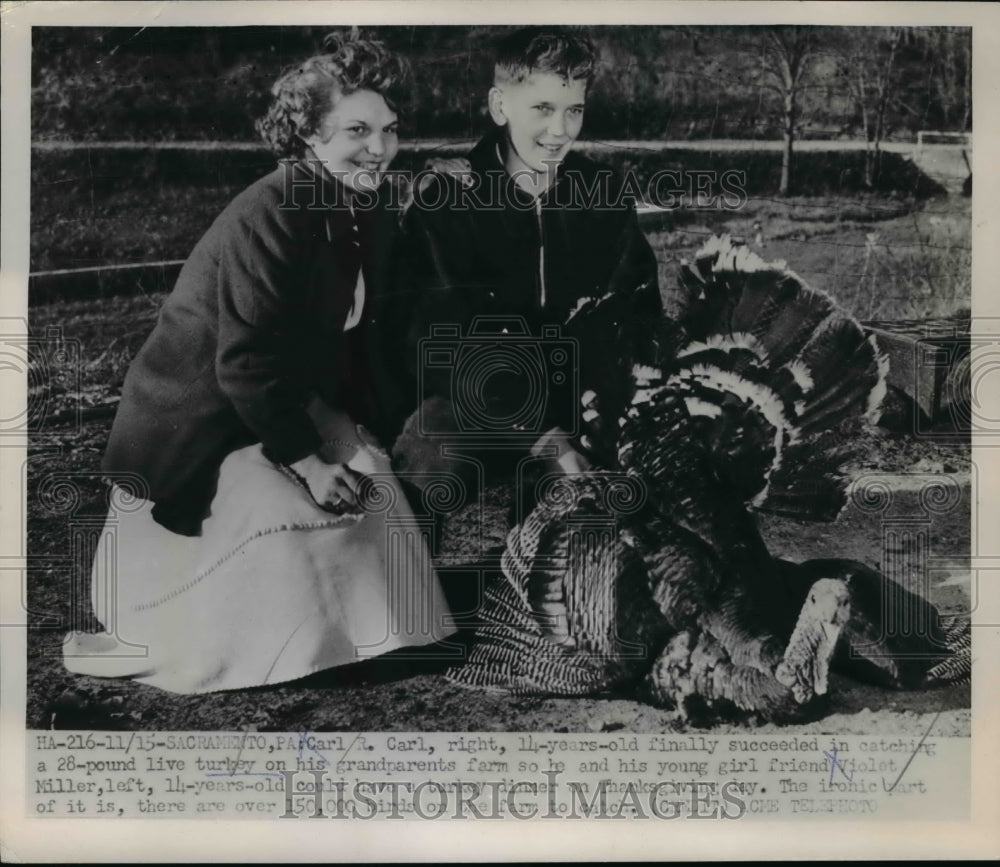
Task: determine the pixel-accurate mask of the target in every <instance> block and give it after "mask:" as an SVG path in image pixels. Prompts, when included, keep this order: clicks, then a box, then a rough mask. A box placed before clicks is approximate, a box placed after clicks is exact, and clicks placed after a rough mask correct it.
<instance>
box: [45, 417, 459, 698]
mask: <svg viewBox="0 0 1000 867" xmlns="http://www.w3.org/2000/svg"><path fill="white" fill-rule="evenodd" d="M312 411H313V414H314V416H317V415H318V417H317V422H318V427H319V428H320V432H321V433H322V435H323V437H324V439H325V440H326V441H327V442H328V445H327V446H325V448H326V452H325V453H324V457H325V458H326V459H327V460H328V461H330V462H341V463H346V464H349V465H350V466H351V467H352V468H354V469H355V470H357V471H358V472H361V473H365V474H367V475H368V476H369V477H371V479H372V481H373V483H374V487H373V488H372V492H373V493H372V495H371V496H370V497H368V499H367V502H366V507H365V511H364V512H363V513H362V514H360V515H344V516H338V515H334V514H331V513H329V512H326V511H324V510H322V509H320V508H319V507H318V506H317V505H316V503H315V502H314V501H313V499H312V497H310V495H309V494H308V492H307V491H306V490H305V489H304V488H303V487H302V486H301V485H300V484H298V483H297V482H296V481H294V480H292V479H290V478H288V477H287V476H286V475H285V474H284V473H283V472H282V471H281V470H279V469H278V468H277V467H275V465H274V464H272V463H271V462H270V461H269V460H267V459H266V458H265V457H264V456H263V454H262V452H261V447H260V446H259V445H255V446H249V447H247V448H244V449H241V450H239V451H237V452H234V453H233V454H231V455H229V456H228V457H227V458H226V460H225V462H224V463H223V465H222V467H221V469H220V472H219V482H218V488H217V493H216V496H215V498H214V500H213V501H212V505H211V511H210V514H209V516H208V517H207V518H206V519H205V521H204V524H203V526H202V535H201V536H199V537H188V536H180V535H177V534H174V533H171V532H170V531H168V530H166V529H165V528H164V527H162V526H160V525H159V524H157V523H156V522H155V521H154V520H153V518H152V515H151V511H152V505H153V504H152V503H150V502H148V501H146V500H141V499H137V498H135V497H130V496H129V494H128V492H127V491H124V490H123V489H121V488H118V487H115V488H114V489H113V492H112V504H111V509H110V511H109V514H108V518H107V522H106V524H105V528H104V535H103V536H102V539H101V543H100V545H99V547H98V551H97V556H96V557H95V560H94V568H93V573H92V591H91V596H92V603H93V606H94V612H95V614H96V615H97V617H98V619H99V620H100V621H101V623H102V625H103V626H104V627H105V630H106V631H105V632H102V633H97V634H93V633H79V632H77V633H71V634H70V635H68V636H67V638H66V641H65V644H64V647H63V659H64V662H65V665H66V667H67V668H68V669H69V670H70V671H72V672H75V673H78V674H86V675H92V676H96V677H131V678H133V679H135V680H137V681H140V682H142V683H147V684H151V685H153V686H156V687H159V688H161V689H165V690H169V691H170V692H176V693H202V692H214V691H216V690H225V689H239V688H244V687H250V686H262V685H265V684H273V683H280V682H283V681H288V680H293V679H295V678H299V677H303V676H305V675H308V674H311V673H313V672H315V671H320V670H322V669H326V668H331V667H334V666H338V665H344V664H347V663H351V662H356V661H358V660H361V659H365V658H370V657H373V656H378V655H380V654H383V653H387V652H389V651H391V650H396V649H399V648H402V647H413V646H422V645H426V644H431V643H433V642H437V641H440V640H441V639H443V638H445V637H447V636H448V635H450V634H452V633H454V632H455V628H454V625H453V623H452V619H451V616H450V613H449V611H448V608H447V604H446V602H445V599H444V594H443V593H442V591H441V587H440V584H439V582H438V579H437V575H436V574H435V572H434V569H433V566H432V565H431V561H430V556H429V553H428V549H427V545H426V542H425V535H424V533H425V532H428V533H429V532H430V530H429V528H422V527H421V526H420V525H418V522H417V521H416V519H415V518H414V516H413V513H412V511H411V510H410V508H409V505H408V504H407V501H406V498H405V496H404V494H403V491H402V489H401V488H400V486H399V483H398V481H397V480H396V478H395V477H394V476H393V474H392V472H391V470H390V468H389V459H388V456H387V455H386V454H385V452H384V451H382V450H381V449H380V448H379V447H378V446H377V444H376V443H375V442H374V441H373V440H372V439H371V437H370V436H369V435H368V434H367V432H366V431H365V430H364V429H363V428H361V427H360V426H358V425H355V424H354V423H353V422H352V421H351V420H350V419H349V418H348V417H347V416H346V415H344V414H343V413H336V412H332V411H330V410H325V409H317V408H316V407H313V408H312Z"/></svg>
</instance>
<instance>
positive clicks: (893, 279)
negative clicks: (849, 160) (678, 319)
mask: <svg viewBox="0 0 1000 867" xmlns="http://www.w3.org/2000/svg"><path fill="white" fill-rule="evenodd" d="M971 231H972V225H971V215H970V210H969V201H968V200H967V199H959V198H956V197H952V198H949V199H935V200H932V201H931V202H928V203H926V204H924V205H922V206H919V207H913V206H908V205H906V204H905V203H902V202H899V201H894V200H888V201H886V200H881V199H879V198H876V197H855V198H837V197H823V198H820V199H795V198H793V199H788V200H778V199H770V198H751V199H750V200H749V201H748V202H747V204H746V206H745V207H744V208H742V209H741V210H739V211H702V212H697V211H695V212H688V213H686V214H678V215H669V214H668V215H666V217H665V218H664V219H662V220H661V222H660V224H659V225H657V224H656V223H655V221H650V224H648V226H647V234H648V237H649V240H650V243H651V244H652V246H653V249H654V251H655V253H656V256H657V259H658V261H659V263H660V269H659V270H660V286H661V290H662V291H663V293H664V303H665V305H666V306H667V309H668V311H669V310H671V309H674V307H675V302H674V299H673V298H672V293H671V287H672V286H673V285H674V277H673V272H674V270H675V269H676V267H677V265H678V264H679V263H680V261H681V259H683V258H685V257H690V256H691V255H692V254H693V253H694V251H695V250H696V249H697V248H698V247H699V246H700V245H701V244H702V243H703V242H704V240H705V238H706V237H707V236H709V235H711V234H714V233H721V232H726V233H729V234H731V235H737V236H741V237H743V238H745V239H746V240H747V242H748V243H749V244H750V246H751V248H752V249H753V250H754V251H755V252H757V253H759V254H760V255H761V256H762V257H763V258H765V259H768V260H775V259H784V260H785V261H786V262H787V263H788V266H789V267H790V268H791V269H792V270H793V271H795V272H796V273H797V274H799V275H800V276H801V277H802V278H803V279H805V280H806V281H807V282H808V283H809V284H810V285H812V286H815V287H816V288H818V289H822V290H824V291H826V292H828V293H829V294H830V295H832V296H833V297H834V298H836V299H837V301H838V302H839V303H840V304H841V305H842V306H843V307H844V308H845V309H846V310H848V311H849V312H850V313H851V314H852V315H854V316H856V317H857V318H859V319H861V320H875V319H882V320H898V319H919V318H933V317H944V316H955V315H961V314H963V313H965V314H967V313H968V312H969V310H970V309H971V303H972V242H971ZM758 232H759V236H758ZM758 237H759V242H758Z"/></svg>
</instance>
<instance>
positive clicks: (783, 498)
mask: <svg viewBox="0 0 1000 867" xmlns="http://www.w3.org/2000/svg"><path fill="white" fill-rule="evenodd" d="M680 284H681V287H682V288H683V289H684V290H686V292H687V297H686V299H685V304H684V308H683V312H682V315H681V316H680V318H679V321H678V322H676V323H665V324H664V329H663V335H664V336H663V339H662V341H661V342H662V344H663V346H664V347H670V350H669V351H668V352H667V353H666V355H668V356H669V357H668V358H666V360H665V361H664V362H663V363H662V364H661V366H660V367H650V366H635V367H634V369H633V372H632V377H631V396H630V398H627V396H626V395H625V394H624V393H623V391H622V388H621V385H620V383H621V376H620V375H619V374H617V373H615V372H613V371H612V372H611V373H610V374H609V376H608V379H607V381H608V388H607V390H606V393H605V394H603V395H601V394H599V400H600V401H601V403H602V407H603V409H604V411H605V418H604V419H603V421H604V428H603V429H604V431H605V432H607V431H608V430H612V429H613V431H614V433H615V435H616V438H617V443H616V444H617V465H616V466H615V467H614V468H613V469H612V470H608V471H606V472H599V473H590V474H586V475H583V476H577V477H561V478H557V479H548V480H543V481H547V482H548V483H549V487H548V489H547V490H540V491H539V492H538V496H537V497H536V499H537V501H538V505H537V506H536V508H535V509H534V511H533V512H532V513H531V514H530V515H529V516H528V517H527V519H526V520H525V521H524V522H523V523H522V524H521V525H520V526H518V527H515V528H514V529H513V530H512V531H511V533H510V535H509V537H508V545H507V551H506V552H505V555H504V559H503V580H500V581H498V582H497V583H496V584H495V585H494V586H492V587H491V588H489V590H488V591H487V594H486V597H485V600H484V604H483V607H482V610H481V616H482V620H483V625H482V626H481V627H480V628H479V629H478V630H477V632H476V636H475V641H474V643H473V645H472V648H471V650H470V655H469V659H468V661H467V663H466V664H465V665H464V666H463V667H461V668H457V669H453V670H452V671H451V672H450V677H451V679H453V680H454V681H456V682H459V683H463V684H467V685H470V686H481V687H493V688H501V689H508V690H512V691H515V692H528V693H536V694H560V695H587V694H597V693H601V692H607V691H609V690H614V691H617V692H621V691H631V692H632V693H633V694H634V695H636V696H639V697H642V698H644V699H646V700H649V701H652V702H655V703H658V704H666V705H669V706H676V707H678V708H679V709H680V710H681V711H682V712H683V713H685V714H694V713H701V712H707V713H708V714H709V715H716V714H720V713H733V712H735V713H754V714H757V715H760V716H763V717H767V718H774V719H783V718H792V717H796V716H799V715H801V714H803V713H808V712H810V706H811V704H812V702H813V699H815V698H816V697H818V696H822V695H823V694H824V693H825V692H826V685H827V683H826V682H827V674H828V671H829V668H830V665H831V663H834V664H836V663H837V661H838V660H840V659H841V658H843V657H844V656H845V650H844V648H848V650H849V652H847V653H846V656H847V657H849V660H850V661H851V662H852V663H853V664H854V670H855V672H856V673H857V672H858V670H859V665H860V673H861V674H866V673H867V674H877V675H878V677H876V678H875V679H876V680H878V679H881V681H882V682H886V683H889V684H891V685H912V684H913V683H919V682H923V681H924V680H928V679H929V680H933V679H934V678H938V679H945V678H954V677H956V676H960V675H961V674H963V673H964V672H965V671H966V670H967V668H968V665H967V659H968V645H967V641H966V639H965V638H963V636H964V635H966V634H967V630H966V631H965V632H963V631H962V630H961V629H958V630H957V631H956V630H953V631H952V632H951V633H948V634H945V632H943V631H941V632H940V633H939V634H936V635H932V636H930V637H926V636H923V637H917V638H916V639H913V640H917V641H923V642H924V644H923V646H922V647H921V648H919V649H918V652H916V653H910V652H909V651H912V650H913V649H914V648H913V647H907V648H906V650H907V654H906V656H907V658H910V659H920V660H921V661H919V662H916V663H914V665H915V666H916V667H914V665H911V666H910V668H908V669H907V670H905V671H904V670H903V669H901V668H899V667H898V666H897V668H895V669H894V668H893V667H892V664H888V663H886V662H885V661H884V659H885V658H886V657H888V658H890V659H891V658H892V656H893V654H892V653H891V651H892V650H893V648H894V641H895V639H896V636H892V635H889V636H888V637H886V636H884V635H882V631H883V630H881V629H880V628H879V627H880V625H881V624H884V623H886V622H887V621H886V618H885V617H884V616H883V615H884V613H885V612H884V610H883V608H882V605H883V603H884V600H886V599H888V598H897V597H892V596H891V595H887V594H886V593H884V592H879V591H880V589H881V588H883V587H884V586H885V579H884V578H883V577H882V576H881V575H879V574H878V573H875V572H873V571H872V570H870V569H867V567H864V566H863V565H862V564H856V563H852V562H850V561H839V560H826V561H813V562H812V563H806V564H802V565H801V566H794V565H792V564H787V563H783V562H781V561H776V560H774V559H773V558H771V557H770V555H769V554H768V552H767V549H766V546H765V544H764V542H763V540H762V539H761V537H760V535H759V532H758V530H757V526H756V522H755V520H754V518H753V515H752V514H751V513H750V511H749V509H750V508H763V509H772V510H777V511H781V512H783V513H790V514H795V515H797V516H799V517H805V518H812V519H817V518H832V517H834V516H835V515H836V514H837V513H838V512H839V511H840V508H841V506H842V505H843V503H844V500H845V497H844V492H845V490H846V487H847V485H846V480H845V479H844V477H843V475H842V474H841V473H840V466H841V464H842V463H843V462H844V460H845V458H846V457H847V454H848V450H847V447H848V446H849V444H850V443H851V442H852V441H853V437H852V436H851V434H852V432H853V431H854V430H856V429H857V428H858V426H860V425H863V424H865V423H867V422H868V421H871V420H873V419H874V418H875V417H876V416H877V413H878V405H879V402H880V399H881V395H882V394H883V393H884V391H885V374H886V367H887V365H886V362H885V360H884V359H883V358H882V356H881V355H880V353H879V352H878V349H877V347H876V346H875V344H874V342H873V341H871V340H869V339H867V338H866V337H865V335H864V333H863V332H862V330H861V328H860V326H859V325H858V324H857V323H856V322H855V321H854V320H852V319H851V318H850V317H848V316H846V315H845V314H844V313H843V312H842V311H841V310H839V309H838V308H837V306H836V305H835V303H834V302H833V301H832V300H831V299H830V298H829V297H828V296H826V295H825V294H823V293H820V292H817V291H816V290H813V289H811V288H809V287H808V286H806V285H805V283H804V282H803V281H802V280H800V279H799V278H798V277H796V276H795V275H794V274H793V273H791V272H790V271H788V270H787V269H786V268H785V266H784V264H783V263H778V264H768V263H765V262H763V261H762V260H761V259H760V258H759V257H757V256H755V255H754V254H752V253H750V252H749V251H748V250H747V249H746V248H745V247H744V246H741V245H736V244H733V243H731V242H730V241H729V239H727V238H713V239H711V240H710V241H709V242H708V244H706V245H705V247H704V248H703V249H702V250H701V251H700V252H699V253H698V254H697V256H696V258H695V262H694V263H693V264H690V265H687V264H685V265H684V266H683V267H682V269H681V274H680ZM620 307H621V302H620V299H618V298H617V297H616V296H608V297H607V298H606V299H599V300H597V301H593V302H588V303H586V304H583V305H581V307H580V308H579V309H578V310H577V311H576V312H575V313H574V319H573V321H572V323H571V324H572V325H573V326H574V327H575V328H576V329H577V333H579V334H586V333H587V332H588V331H589V332H591V333H599V332H600V330H601V327H602V323H603V324H604V325H605V326H607V327H609V328H610V327H614V328H615V329H616V333H618V334H619V335H622V341H621V344H622V348H621V352H620V357H621V358H622V359H623V360H624V361H625V362H626V363H628V362H629V360H630V357H632V355H631V352H630V349H629V347H628V342H627V339H626V338H627V328H622V315H621V314H622V311H621V309H620ZM585 347H586V343H585V342H584V349H585ZM611 406H614V407H616V408H617V409H624V412H623V414H622V417H621V418H620V419H618V420H616V421H617V423H612V424H609V423H608V419H607V409H608V407H611ZM623 492H624V494H623ZM920 602H921V603H922V604H924V605H927V604H928V603H926V602H923V600H920ZM933 614H934V618H933V620H934V622H935V623H937V622H938V618H937V612H936V611H934V612H933ZM876 634H877V640H872V639H873V636H875V635H876ZM908 640H910V639H908ZM963 641H966V643H965V645H964V648H965V649H964V650H963V649H962V643H963ZM879 642H881V643H879ZM953 651H957V653H955V652H953ZM835 654H836V657H835ZM963 654H964V655H963ZM858 660H861V663H858ZM963 660H965V661H963ZM866 661H867V662H868V663H869V665H868V668H867V669H865V665H864V663H865V662H866ZM932 666H933V668H932Z"/></svg>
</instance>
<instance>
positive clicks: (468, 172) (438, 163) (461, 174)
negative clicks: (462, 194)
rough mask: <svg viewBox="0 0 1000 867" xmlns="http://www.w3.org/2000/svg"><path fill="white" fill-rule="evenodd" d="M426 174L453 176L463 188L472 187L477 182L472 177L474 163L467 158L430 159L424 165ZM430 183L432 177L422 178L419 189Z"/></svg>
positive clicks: (425, 176) (424, 176)
mask: <svg viewBox="0 0 1000 867" xmlns="http://www.w3.org/2000/svg"><path fill="white" fill-rule="evenodd" d="M424 171H425V172H434V173H435V174H438V175H451V177H453V178H455V179H456V180H457V181H458V182H459V183H461V185H462V186H463V187H471V186H472V184H473V183H475V181H474V180H473V177H472V163H470V162H469V161H468V160H467V159H466V158H465V157H430V158H429V159H428V160H427V162H425V163H424ZM428 183H430V177H429V176H427V175H423V176H422V177H421V178H420V185H419V189H420V190H423V189H424V187H425V186H426V185H427V184H428Z"/></svg>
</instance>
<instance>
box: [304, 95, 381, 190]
mask: <svg viewBox="0 0 1000 867" xmlns="http://www.w3.org/2000/svg"><path fill="white" fill-rule="evenodd" d="M303 141H305V143H306V144H307V145H309V147H310V148H312V151H313V153H314V154H316V156H317V157H318V158H319V159H320V160H322V161H323V165H324V166H325V167H326V170H327V171H328V172H330V174H331V175H333V176H334V177H335V178H336V179H337V180H338V181H340V182H341V183H342V184H344V186H346V187H347V188H348V189H351V190H355V191H357V192H371V191H374V190H375V188H376V187H377V186H378V185H379V183H380V182H381V180H382V174H383V172H385V171H386V170H387V169H388V168H389V164H390V163H391V162H392V161H393V159H394V158H395V156H396V153H397V152H398V151H399V129H398V121H397V118H396V113H395V112H394V111H393V110H392V109H391V108H389V106H388V104H387V103H386V101H385V99H384V98H383V96H382V95H381V94H379V93H376V92H375V91H373V90H356V91H354V93H351V94H348V95H347V96H341V97H339V98H338V99H336V103H335V105H334V107H333V110H332V111H330V113H329V114H327V116H326V117H325V118H324V119H323V122H322V124H320V128H319V129H318V130H317V131H316V132H315V133H313V134H312V135H311V136H303Z"/></svg>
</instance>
